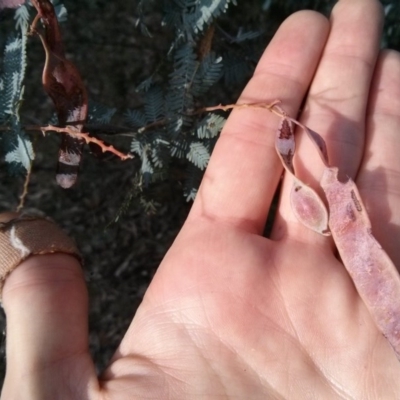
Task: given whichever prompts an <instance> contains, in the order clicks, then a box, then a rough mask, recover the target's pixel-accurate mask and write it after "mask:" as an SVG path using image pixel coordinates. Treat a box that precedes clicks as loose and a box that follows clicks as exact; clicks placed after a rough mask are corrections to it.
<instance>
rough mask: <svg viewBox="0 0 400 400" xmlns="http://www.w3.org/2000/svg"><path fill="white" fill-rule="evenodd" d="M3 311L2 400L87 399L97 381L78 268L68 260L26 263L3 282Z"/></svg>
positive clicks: (52, 258) (33, 259) (39, 259)
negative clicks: (27, 399)
mask: <svg viewBox="0 0 400 400" xmlns="http://www.w3.org/2000/svg"><path fill="white" fill-rule="evenodd" d="M3 306H4V310H5V313H6V317H7V330H6V338H7V340H6V358H7V371H6V378H5V382H4V386H3V391H2V398H4V399H11V398H17V397H18V398H35V399H39V398H40V399H57V398H70V399H75V398H78V397H79V398H88V396H87V393H88V391H90V390H92V389H94V388H95V387H96V384H97V379H96V374H95V369H94V366H93V362H92V360H91V358H90V355H89V350H88V316H87V312H88V298H87V290H86V286H85V282H84V279H83V274H82V269H81V266H80V264H79V262H78V261H77V260H76V259H75V258H74V257H71V256H69V255H66V254H52V255H43V256H32V257H29V258H28V259H27V260H25V261H24V262H23V263H21V264H20V265H19V266H18V267H17V268H16V269H15V270H14V271H13V272H12V273H11V275H10V276H9V277H8V278H7V279H6V282H5V284H4V288H3ZM78 393H82V395H81V396H78V397H77V394H78ZM61 394H62V395H61Z"/></svg>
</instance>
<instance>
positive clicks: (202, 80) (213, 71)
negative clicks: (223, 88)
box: [192, 53, 224, 97]
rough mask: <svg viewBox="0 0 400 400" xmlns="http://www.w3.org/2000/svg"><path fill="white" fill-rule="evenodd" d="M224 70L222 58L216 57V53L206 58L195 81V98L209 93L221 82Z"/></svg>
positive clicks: (193, 89) (193, 91)
mask: <svg viewBox="0 0 400 400" xmlns="http://www.w3.org/2000/svg"><path fill="white" fill-rule="evenodd" d="M223 68H224V65H223V62H222V57H216V56H215V54H214V53H209V54H208V55H207V56H206V57H204V59H203V60H202V61H201V64H200V67H199V68H198V70H197V73H196V76H195V77H194V80H193V88H192V93H193V94H194V96H197V97H198V96H201V95H204V94H205V93H207V91H208V90H209V89H210V88H211V87H212V86H213V85H215V84H216V83H217V82H218V81H219V80H220V78H221V76H222V72H223Z"/></svg>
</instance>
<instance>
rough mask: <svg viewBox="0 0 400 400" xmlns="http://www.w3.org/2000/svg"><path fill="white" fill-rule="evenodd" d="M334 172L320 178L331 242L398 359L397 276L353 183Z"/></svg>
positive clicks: (399, 290) (399, 315)
mask: <svg viewBox="0 0 400 400" xmlns="http://www.w3.org/2000/svg"><path fill="white" fill-rule="evenodd" d="M337 174H338V169H337V168H326V170H325V172H324V175H323V177H322V180H321V186H322V188H323V190H324V192H325V194H326V198H327V200H328V204H329V212H330V216H329V226H330V228H331V232H332V236H333V239H334V241H335V245H336V247H337V249H338V251H339V254H340V257H341V259H342V262H343V264H344V266H345V267H346V269H347V271H348V273H349V274H350V276H351V278H352V280H353V282H354V285H355V287H356V288H357V291H358V293H359V295H360V296H361V298H362V299H363V301H364V303H365V305H366V306H367V308H368V310H369V311H370V313H371V315H372V317H373V319H374V320H375V322H376V324H377V326H378V328H379V330H380V331H381V332H382V333H383V335H384V336H385V337H386V338H387V339H388V341H389V343H390V344H391V345H392V347H393V349H394V351H395V352H396V355H397V357H398V358H399V359H400V276H399V274H398V272H397V269H396V267H395V265H394V264H393V262H392V261H391V259H390V258H389V256H388V255H387V254H386V252H385V251H384V250H383V248H382V246H381V245H380V244H379V243H378V241H377V240H376V239H375V238H374V236H373V235H372V231H371V223H370V220H369V217H368V214H367V212H366V210H365V207H364V204H363V202H362V200H361V197H360V194H359V192H358V190H357V186H356V185H355V183H354V182H353V181H352V180H349V181H348V182H346V183H341V182H339V180H338V179H337Z"/></svg>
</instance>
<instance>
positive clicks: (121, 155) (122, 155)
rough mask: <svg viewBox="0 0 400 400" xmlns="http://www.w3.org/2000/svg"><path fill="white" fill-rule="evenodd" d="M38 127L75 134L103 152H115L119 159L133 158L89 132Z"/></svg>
mask: <svg viewBox="0 0 400 400" xmlns="http://www.w3.org/2000/svg"><path fill="white" fill-rule="evenodd" d="M39 129H40V130H41V131H42V132H43V133H45V132H49V131H53V132H58V133H64V134H67V135H71V136H75V137H77V138H80V139H83V140H85V142H86V143H94V144H97V145H98V146H99V147H100V148H101V151H102V152H103V153H105V152H107V151H108V152H109V153H112V154H115V155H116V156H117V157H119V158H120V159H121V160H127V159H129V158H133V155H132V154H125V153H122V152H120V151H119V150H117V149H116V148H115V147H114V146H112V145H107V144H105V143H104V142H103V141H102V140H100V139H97V138H95V137H93V136H89V134H88V133H86V132H77V131H76V130H74V129H73V128H71V127H68V126H66V127H64V128H60V127H58V126H54V125H48V126H42V127H40V128H39Z"/></svg>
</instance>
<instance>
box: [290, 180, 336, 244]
mask: <svg viewBox="0 0 400 400" xmlns="http://www.w3.org/2000/svg"><path fill="white" fill-rule="evenodd" d="M290 202H291V205H292V210H293V212H294V214H295V215H296V217H297V219H298V220H299V221H300V222H301V223H302V224H303V225H305V226H306V227H307V228H309V229H312V230H313V231H315V232H318V233H320V234H322V235H325V236H329V235H330V234H331V233H330V231H329V228H328V211H327V210H326V207H325V204H324V203H323V201H322V200H321V199H320V197H319V196H318V194H317V193H316V192H315V191H314V190H313V189H312V188H310V187H309V186H307V185H305V184H304V183H303V182H301V181H299V180H297V179H295V182H294V184H293V187H292V191H291V193H290Z"/></svg>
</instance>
